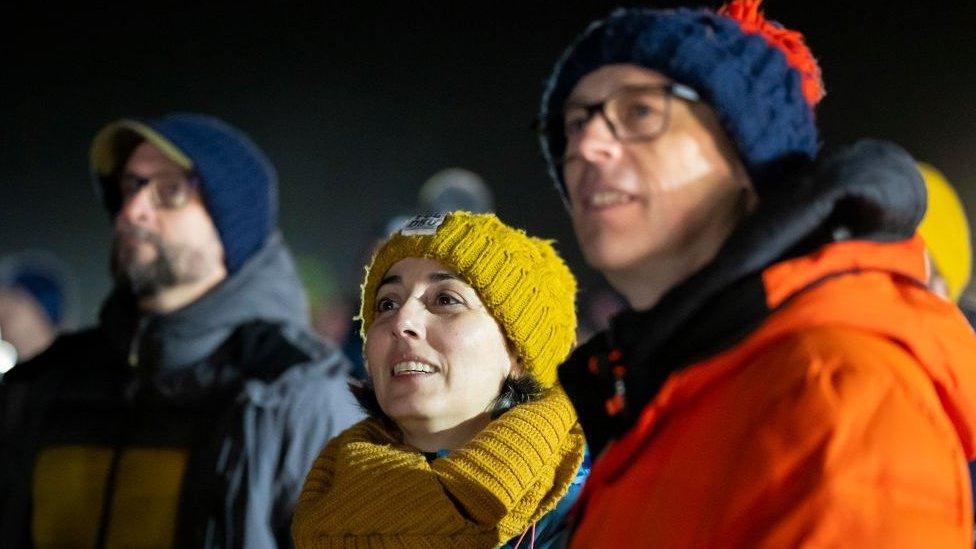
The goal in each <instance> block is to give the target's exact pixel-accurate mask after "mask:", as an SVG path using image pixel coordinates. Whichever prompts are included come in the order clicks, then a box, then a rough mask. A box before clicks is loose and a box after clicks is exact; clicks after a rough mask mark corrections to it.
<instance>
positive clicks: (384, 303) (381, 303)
mask: <svg viewBox="0 0 976 549" xmlns="http://www.w3.org/2000/svg"><path fill="white" fill-rule="evenodd" d="M394 309H396V301H393V300H392V299H390V298H388V297H381V298H379V299H377V300H376V312H378V313H383V312H386V311H392V310H394Z"/></svg>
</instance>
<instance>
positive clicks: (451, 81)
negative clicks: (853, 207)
mask: <svg viewBox="0 0 976 549" xmlns="http://www.w3.org/2000/svg"><path fill="white" fill-rule="evenodd" d="M623 4H625V5H626V4H633V3H623ZM616 5H620V4H619V3H588V4H571V3H567V2H544V3H526V4H522V5H516V4H511V5H507V4H493V5H487V4H479V5H478V7H471V6H466V5H462V4H456V3H450V4H449V3H446V2H445V3H443V4H439V3H437V4H435V3H424V2H404V3H399V4H395V5H394V6H393V7H381V5H379V4H377V5H370V6H363V7H351V6H349V5H345V4H338V5H330V4H328V3H321V4H318V5H316V6H303V5H298V4H289V5H284V4H281V5H277V6H266V7H263V8H254V9H245V8H242V7H241V6H240V5H238V6H233V5H222V4H211V5H207V6H182V7H181V6H180V5H173V6H168V7H166V8H150V9H148V10H147V9H146V8H144V7H138V6H136V4H135V3H131V4H130V5H127V6H126V5H122V6H102V7H95V8H93V7H91V6H85V7H84V8H82V7H77V8H65V9H63V10H61V11H57V10H50V9H48V10H44V12H43V13H42V12H40V11H38V12H35V13H6V14H5V16H4V17H3V20H4V23H3V25H4V32H3V38H0V44H2V45H3V51H5V52H6V53H7V55H5V56H4V57H5V58H6V61H5V62H4V65H5V66H4V68H3V72H4V74H5V77H4V78H3V80H4V81H5V83H4V84H3V85H2V91H0V100H2V105H3V107H2V109H0V132H2V141H0V144H2V147H0V224H2V230H0V254H3V253H7V252H12V251H17V250H23V249H26V248H44V249H48V250H51V251H54V252H56V253H57V254H59V255H60V256H61V257H62V258H63V259H64V260H65V261H66V262H67V263H68V264H69V265H70V266H71V267H72V269H73V270H74V271H75V273H76V274H77V276H78V280H79V282H80V284H79V288H80V290H81V291H80V294H79V295H80V303H79V304H80V309H79V311H80V314H79V315H78V316H80V318H81V319H82V320H83V321H87V320H91V319H93V318H94V316H95V313H96V311H97V308H98V304H99V302H100V300H101V298H102V297H103V295H104V294H105V293H106V291H107V290H108V287H109V284H110V281H109V277H108V273H107V255H108V236H109V224H108V220H107V217H106V215H105V213H104V211H103V210H102V209H101V207H100V205H99V204H98V203H97V202H96V200H95V198H94V194H93V191H92V186H91V183H90V180H89V179H88V175H87V174H88V167H87V154H88V147H89V144H90V140H91V138H92V136H93V135H94V133H95V132H96V131H97V130H98V129H99V128H100V127H101V126H102V125H103V124H105V123H107V122H108V121H110V120H113V119H116V118H120V117H127V116H156V115H160V114H163V113H166V112H169V111H173V110H190V111H199V112H205V113H210V114H214V115H216V116H219V117H221V118H224V119H225V120H227V121H229V122H231V123H232V124H234V125H236V126H238V127H240V128H241V129H243V130H244V131H246V132H247V133H249V134H250V135H251V136H252V137H253V138H254V140H255V141H256V142H257V143H258V144H259V145H260V146H261V147H262V148H263V149H264V150H265V151H266V152H267V154H268V155H269V156H270V158H271V159H272V161H273V163H274V164H275V165H276V166H277V168H278V172H279V175H280V179H281V189H280V195H281V223H280V224H281V227H282V230H283V231H284V233H285V235H286V237H287V239H288V240H289V242H290V243H291V245H292V247H293V249H294V250H295V251H296V252H297V253H298V254H300V255H307V256H313V257H317V258H319V259H321V260H324V261H327V262H329V264H330V265H331V267H330V270H331V271H332V272H333V273H334V276H335V277H336V278H337V279H338V280H340V281H341V283H342V285H343V286H344V287H345V288H346V289H348V290H350V291H351V290H353V289H354V288H355V287H356V285H357V284H358V277H359V274H360V273H361V266H360V265H358V264H357V263H358V261H359V258H358V257H357V252H358V249H359V248H360V247H361V246H362V245H363V243H364V241H365V239H366V238H367V233H368V232H369V231H371V230H374V229H375V228H376V226H377V225H379V224H381V223H382V222H383V221H385V220H386V219H388V218H389V217H391V216H392V215H394V214H396V213H398V212H400V211H402V210H403V207H404V205H407V204H411V203H413V202H414V201H415V197H416V191H417V188H418V187H419V185H420V184H421V183H422V182H423V181H424V180H426V179H427V178H428V177H429V176H430V175H432V174H433V173H434V172H436V171H438V170H440V169H441V168H444V167H449V166H462V167H465V168H468V169H470V170H473V171H475V172H477V173H479V174H481V175H482V176H483V177H484V178H485V179H486V180H487V181H488V182H489V184H490V185H491V186H492V188H493V190H494V192H495V197H496V201H497V205H498V206H497V210H498V212H499V215H500V216H501V217H502V218H503V219H505V220H506V221H508V222H509V223H511V224H514V225H517V226H521V227H524V228H526V229H527V230H528V231H529V232H530V233H533V234H537V235H541V236H545V237H548V238H555V239H557V240H558V241H559V248H560V250H561V251H562V252H563V253H564V254H565V255H566V256H567V257H568V258H569V260H570V262H571V264H572V266H573V268H574V270H575V271H576V272H578V273H581V274H583V275H584V277H583V278H584V279H583V287H584V289H585V288H587V287H591V286H592V285H593V284H596V280H597V279H596V278H595V277H594V276H593V275H591V274H586V270H585V267H584V266H583V265H582V263H581V262H580V261H579V254H578V252H577V250H576V246H575V243H574V242H573V239H572V233H571V230H570V227H569V222H568V220H567V218H566V215H565V213H564V212H563V210H562V206H561V204H560V202H559V199H558V196H557V194H556V192H555V191H554V190H553V188H552V185H551V183H550V181H549V180H548V178H547V176H546V173H545V169H544V166H543V163H542V161H541V157H540V155H539V152H538V148H537V145H536V143H535V140H534V136H533V134H532V132H531V131H530V123H531V120H532V118H533V115H534V114H535V110H536V106H537V104H538V101H539V96H540V93H541V91H542V86H543V81H544V79H545V78H546V77H547V76H548V73H549V70H550V69H551V67H552V65H553V63H554V61H555V59H556V57H557V56H558V54H559V53H560V51H561V50H562V48H563V47H565V46H566V45H567V44H568V43H569V42H570V40H571V39H572V38H573V37H574V36H575V35H576V34H577V33H578V32H579V31H581V30H582V29H583V28H584V26H585V24H586V23H587V22H588V21H590V20H591V19H593V18H596V17H602V16H604V15H606V14H607V13H609V12H610V10H611V9H612V8H613V7H614V6H616ZM644 5H655V6H672V5H675V3H673V2H668V3H663V2H660V3H644ZM707 5H709V6H711V7H717V5H718V4H717V3H715V2H712V3H708V4H707ZM827 6H829V7H827ZM6 9H7V10H8V11H9V9H10V8H6ZM765 9H766V12H767V14H768V15H769V16H770V17H771V18H773V19H776V20H779V21H781V22H783V23H784V24H786V25H787V26H789V27H791V28H797V29H799V30H801V31H803V32H804V33H805V35H806V37H807V42H808V44H809V45H810V46H811V49H812V50H813V52H814V54H815V55H816V56H817V57H818V58H819V60H820V63H821V66H822V68H823V73H824V80H825V82H826V88H827V93H828V95H827V97H826V98H825V99H824V101H823V102H822V103H821V106H820V109H819V114H818V117H819V121H820V125H821V129H822V137H823V140H824V142H825V144H826V147H827V149H828V150H829V149H831V148H833V147H836V146H837V145H840V144H844V143H848V142H850V141H852V140H854V139H856V138H858V137H862V136H870V137H879V138H885V139H891V140H894V141H896V142H898V143H900V144H902V145H903V146H905V147H906V148H908V149H909V150H910V151H911V152H912V153H913V154H915V155H916V156H917V157H918V158H920V159H924V160H927V161H928V162H930V163H932V164H934V165H935V166H936V167H938V168H940V169H941V170H942V171H943V172H944V173H945V174H946V175H947V176H948V178H949V180H950V181H952V182H953V183H954V184H955V185H956V186H957V187H958V188H960V189H961V192H962V195H963V198H964V199H965V200H967V201H968V202H969V204H970V206H969V213H970V217H971V218H972V214H973V213H974V212H976V208H974V206H976V154H974V153H976V106H974V105H976V70H974V68H973V67H972V63H973V57H974V56H976V31H974V29H976V8H974V3H972V2H957V3H942V2H910V3H909V2H891V1H889V2H877V1H868V2H837V3H825V2H813V1H800V0H767V2H766V5H765Z"/></svg>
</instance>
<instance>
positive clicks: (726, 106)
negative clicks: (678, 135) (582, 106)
mask: <svg viewBox="0 0 976 549" xmlns="http://www.w3.org/2000/svg"><path fill="white" fill-rule="evenodd" d="M760 3H761V0H736V1H734V2H732V3H731V4H729V5H727V6H725V7H723V8H721V9H720V10H719V11H718V12H713V11H710V10H705V9H700V10H690V9H675V10H654V9H646V8H634V9H618V10H616V11H614V12H613V13H612V14H611V15H610V17H608V18H606V19H604V20H601V21H596V22H594V23H592V24H591V25H590V26H589V27H588V28H587V29H586V30H585V31H584V32H583V34H581V35H580V36H579V37H578V38H577V39H576V41H575V42H574V43H573V44H572V45H570V46H569V48H567V50H566V51H565V52H564V53H563V55H562V57H561V58H560V59H559V61H558V62H557V63H556V66H555V69H554V70H553V73H552V75H551V76H550V78H549V81H548V83H547V85H546V89H545V93H544V94H543V97H542V104H541V106H540V112H539V120H540V121H541V122H542V124H543V125H544V127H547V128H550V131H547V132H545V133H543V134H542V135H540V144H541V146H542V152H543V156H544V157H545V159H546V162H547V164H548V167H549V173H550V175H551V177H552V178H553V180H554V181H555V183H556V187H557V188H558V190H559V192H560V193H561V194H562V196H563V198H564V199H565V198H566V189H565V184H564V182H563V180H562V174H561V173H560V168H559V165H558V161H557V160H558V159H559V158H561V157H562V155H563V153H564V150H565V147H566V141H565V138H564V135H563V133H562V131H561V128H562V108H563V104H564V103H565V102H566V99H567V98H568V97H569V95H570V93H571V92H572V91H573V88H574V87H575V86H576V84H577V83H578V82H579V81H580V80H581V79H582V78H583V77H584V76H586V75H587V74H589V73H591V72H593V71H595V70H597V69H599V68H600V67H602V66H604V65H610V64H617V63H625V64H633V65H637V66H640V67H643V68H647V69H651V70H654V71H657V72H660V73H662V74H663V75H665V76H667V77H669V78H671V79H672V80H674V81H675V82H678V83H681V84H684V85H686V86H690V87H691V88H693V89H694V90H695V91H697V92H698V94H699V95H700V96H701V98H702V100H703V101H704V102H705V103H707V104H708V105H710V106H711V107H712V108H713V109H714V110H715V113H716V115H717V116H718V120H719V122H720V124H721V125H722V127H723V128H724V129H725V131H726V132H728V134H729V136H730V137H731V139H732V141H733V143H735V145H736V147H737V149H738V151H739V156H740V158H741V159H742V162H743V164H744V165H745V168H746V170H747V171H748V173H749V175H750V177H751V178H752V181H753V183H754V184H755V185H756V188H757V190H758V192H759V193H760V195H761V194H762V190H763V187H764V185H765V184H766V183H767V180H769V179H770V178H771V177H773V176H775V175H776V170H775V168H776V167H777V166H779V165H782V164H783V163H785V162H787V161H795V160H809V159H812V158H813V157H814V156H816V154H817V150H818V149H819V140H818V132H817V127H816V123H815V120H814V112H813V109H814V106H815V105H816V104H817V102H819V101H820V99H821V98H822V97H823V95H824V92H823V84H822V82H821V80H820V69H819V67H818V66H817V63H816V60H815V59H814V58H813V55H812V54H811V53H810V50H809V49H807V47H806V45H805V44H804V42H803V36H802V35H801V34H800V33H798V32H795V31H791V30H788V29H785V28H783V27H782V26H781V25H779V24H778V23H776V22H773V21H768V20H766V19H765V18H764V17H763V15H762V13H761V12H760V11H759V5H760Z"/></svg>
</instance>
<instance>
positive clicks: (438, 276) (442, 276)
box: [427, 272, 460, 282]
mask: <svg viewBox="0 0 976 549" xmlns="http://www.w3.org/2000/svg"><path fill="white" fill-rule="evenodd" d="M427 278H428V279H429V280H430V281H431V282H440V281H442V280H460V279H459V278H458V277H457V276H455V275H453V274H451V273H445V272H441V273H431V274H430V276H428V277H427Z"/></svg>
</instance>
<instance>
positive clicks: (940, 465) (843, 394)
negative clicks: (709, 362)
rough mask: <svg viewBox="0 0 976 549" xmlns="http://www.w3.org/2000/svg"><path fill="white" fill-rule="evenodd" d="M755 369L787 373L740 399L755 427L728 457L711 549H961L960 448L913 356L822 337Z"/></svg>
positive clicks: (840, 335) (854, 335) (872, 343)
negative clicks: (737, 548) (719, 544)
mask: <svg viewBox="0 0 976 549" xmlns="http://www.w3.org/2000/svg"><path fill="white" fill-rule="evenodd" d="M759 362H760V363H759V364H757V365H756V366H757V367H756V368H752V370H753V371H754V372H763V371H766V372H769V371H771V369H773V368H785V369H786V370H789V371H791V372H794V375H792V376H786V378H785V380H784V381H783V382H779V381H769V380H770V377H769V376H768V374H767V377H766V383H768V384H771V385H773V387H772V388H773V389H774V390H772V391H767V392H766V394H768V395H769V396H767V397H764V399H757V400H756V401H754V402H749V403H746V402H744V403H743V404H744V405H745V404H755V405H756V406H755V408H754V409H753V412H752V414H753V416H754V419H755V420H756V421H755V424H754V426H755V429H754V431H753V432H751V433H750V434H749V435H748V436H747V437H746V441H744V443H743V444H742V446H743V447H746V448H750V450H749V452H748V453H743V455H741V456H738V458H736V459H732V460H730V463H732V467H730V470H729V471H728V473H729V474H730V475H735V476H736V481H735V483H734V484H738V488H734V487H730V488H731V489H730V490H723V492H724V493H725V495H724V496H722V497H728V501H726V503H725V505H724V506H722V507H723V508H724V509H725V512H724V513H723V514H725V519H723V520H721V521H720V522H722V523H724V524H725V526H724V527H722V528H719V531H721V530H724V533H723V534H721V535H720V536H719V537H720V539H723V541H724V543H723V544H727V545H741V546H749V547H795V546H801V545H802V546H817V547H820V546H849V547H880V546H892V545H897V546H906V547H907V546H912V547H923V546H927V547H950V546H963V545H971V543H972V503H971V495H970V488H969V478H968V474H967V469H966V460H965V456H964V453H963V449H962V447H961V444H960V442H959V439H958V436H957V434H956V433H955V431H954V429H953V426H952V424H951V422H950V421H949V419H948V418H947V416H946V414H945V413H944V411H943V409H942V408H941V405H940V401H939V395H938V394H937V392H936V390H935V389H934V387H933V385H932V383H931V381H930V380H929V378H928V377H927V376H926V374H925V371H924V369H923V367H922V365H921V364H920V363H919V362H918V361H917V360H916V358H915V357H914V356H913V355H911V354H909V353H908V352H907V351H906V350H905V349H904V348H903V347H901V346H899V345H897V344H896V343H895V342H893V341H890V340H887V339H885V338H882V337H879V336H875V335H873V334H867V333H860V332H855V331H853V330H834V331H831V330H822V331H821V332H819V333H817V334H814V335H809V336H807V337H804V338H801V339H799V340H798V341H794V342H791V343H790V344H787V345H781V346H779V347H778V348H777V349H776V351H775V352H772V353H767V354H766V355H764V356H763V357H762V358H761V359H760V361H759ZM750 382H751V383H757V384H759V383H762V382H763V380H761V379H758V378H756V379H753V380H751V381H750ZM757 487H758V489H757ZM713 518H719V517H713ZM716 541H717V540H716ZM729 542H732V543H729Z"/></svg>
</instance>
